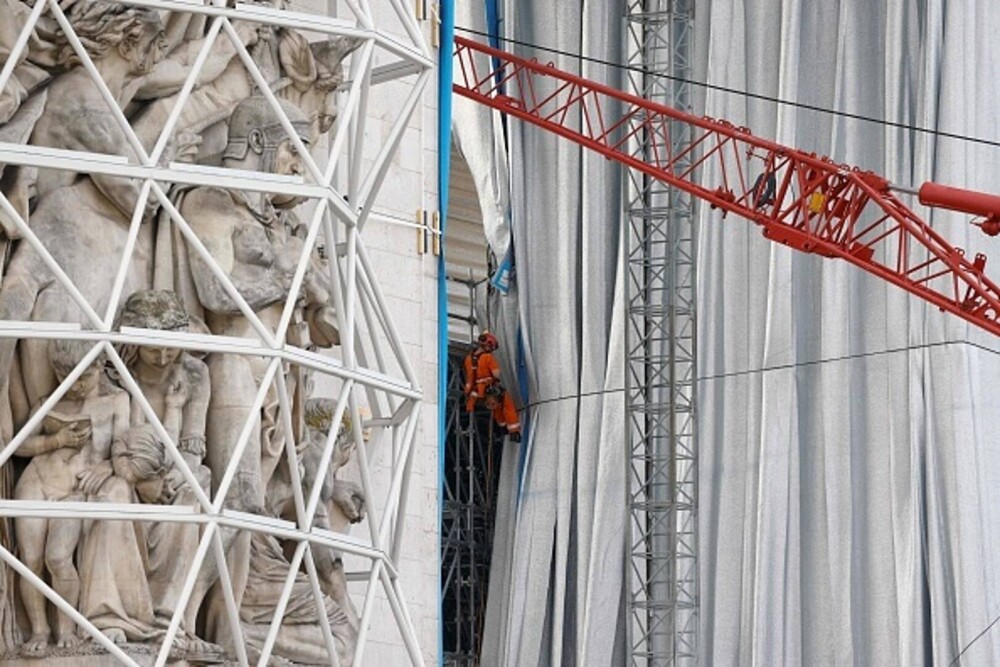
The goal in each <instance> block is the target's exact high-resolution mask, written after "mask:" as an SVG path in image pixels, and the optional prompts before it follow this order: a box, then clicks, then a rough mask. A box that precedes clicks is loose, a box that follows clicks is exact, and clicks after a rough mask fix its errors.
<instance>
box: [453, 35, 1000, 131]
mask: <svg viewBox="0 0 1000 667" xmlns="http://www.w3.org/2000/svg"><path fill="white" fill-rule="evenodd" d="M455 30H461V31H462V32H467V33H469V34H472V35H478V36H481V37H489V38H491V39H496V40H498V41H501V42H507V43H510V44H518V45H520V46H528V47H531V48H533V49H538V50H539V51H545V52H547V53H555V54H557V55H561V56H569V57H571V58H578V59H580V60H585V61H587V62H591V63H595V64H598V65H606V66H607V67H614V68H617V69H621V70H626V71H629V72H636V73H639V74H643V75H645V76H652V77H657V78H661V79H669V80H671V81H680V82H682V83H687V84H690V85H692V86H699V87H701V88H706V89H708V90H715V91H718V92H721V93H729V94H731V95H740V96H742V97H748V98H751V99H755V100H763V101H765V102H772V103H774V104H783V105H785V106H790V107H795V108H798V109H805V110H807V111H816V112H818V113H825V114H830V115H832V116H840V117H842V118H850V119H851V120H859V121H863V122H866V123H875V124H877V125H884V126H886V127H894V128H897V129H901V130H910V131H912V132H920V133H922V134H930V135H934V136H936V137H943V138H946V139H957V140H959V141H967V142H969V143H974V144H982V145H984V146H993V147H995V148H1000V141H994V140H992V139H984V138H982V137H973V136H970V135H967V134H958V133H956V132H945V131H942V130H933V129H931V128H929V127H921V126H919V125H909V124H907V123H897V122H895V121H891V120H886V119H885V118H875V117H873V116H862V115H861V114H856V113H851V112H849V111H839V110H837V109H828V108H826V107H821V106H818V105H815V104H807V103H805V102H796V101H794V100H786V99H782V98H780V97H773V96H771V95H763V94H761V93H753V92H750V91H748V90H740V89H739V88H730V87H728V86H720V85H717V84H713V83H708V82H705V81H695V80H693V79H685V78H683V77H678V76H673V75H670V74H664V73H662V72H656V71H653V70H648V69H645V68H642V67H635V66H632V65H624V64H622V63H616V62H612V61H610V60H603V59H601V58H594V57H591V56H585V55H583V54H582V53H574V52H572V51H564V50H562V49H555V48H552V47H549V46H542V45H541V44H534V43H532V42H525V41H521V40H518V39H511V38H509V37H497V36H496V35H490V34H489V33H486V32H482V31H481V30H474V29H472V28H464V27H462V26H455Z"/></svg>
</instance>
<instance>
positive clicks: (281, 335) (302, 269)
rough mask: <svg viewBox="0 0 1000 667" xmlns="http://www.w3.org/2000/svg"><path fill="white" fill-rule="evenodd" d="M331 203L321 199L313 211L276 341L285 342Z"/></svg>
mask: <svg viewBox="0 0 1000 667" xmlns="http://www.w3.org/2000/svg"><path fill="white" fill-rule="evenodd" d="M329 202H330V200H329V199H321V200H320V201H319V202H317V203H316V210H315V211H313V216H312V221H311V222H310V223H309V232H308V233H307V234H306V240H305V242H304V243H303V245H302V256H301V257H299V263H298V264H297V265H296V266H295V274H294V275H293V276H292V285H291V287H289V289H288V298H287V299H286V300H285V305H284V307H283V308H282V310H281V318H280V319H279V320H278V327H277V329H276V331H275V334H274V337H275V340H279V341H284V340H285V335H286V334H287V332H288V325H289V324H290V323H291V321H292V315H293V314H294V313H295V308H296V305H297V303H298V300H299V292H301V291H302V283H303V282H304V281H305V277H306V270H307V269H308V268H309V263H310V262H311V260H312V253H313V249H314V248H315V247H316V236H317V235H318V234H319V228H320V225H321V223H322V221H323V213H324V212H325V211H326V206H327V204H328V203H329Z"/></svg>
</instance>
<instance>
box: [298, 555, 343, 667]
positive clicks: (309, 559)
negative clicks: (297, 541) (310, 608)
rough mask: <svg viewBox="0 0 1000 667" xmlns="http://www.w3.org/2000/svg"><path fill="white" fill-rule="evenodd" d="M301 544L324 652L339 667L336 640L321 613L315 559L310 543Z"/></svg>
mask: <svg viewBox="0 0 1000 667" xmlns="http://www.w3.org/2000/svg"><path fill="white" fill-rule="evenodd" d="M303 544H305V545H306V552H305V560H306V574H307V575H309V586H310V587H311V588H312V593H313V598H315V600H316V609H318V610H319V614H318V615H319V627H320V630H322V631H323V642H324V643H325V644H326V652H327V654H328V655H329V656H330V664H331V665H332V666H333V667H340V656H339V655H337V642H336V641H334V639H333V631H332V630H331V629H330V619H329V618H328V617H327V615H326V614H325V613H323V610H324V609H326V604H325V602H324V598H323V589H322V588H320V585H319V574H318V573H317V570H316V561H315V560H314V559H313V555H312V545H311V544H309V543H308V542H303Z"/></svg>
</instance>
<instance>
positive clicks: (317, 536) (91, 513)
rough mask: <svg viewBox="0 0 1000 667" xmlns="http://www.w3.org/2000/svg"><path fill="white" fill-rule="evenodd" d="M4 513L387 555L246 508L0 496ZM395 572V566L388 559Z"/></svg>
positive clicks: (0, 510)
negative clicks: (243, 535) (194, 528)
mask: <svg viewBox="0 0 1000 667" xmlns="http://www.w3.org/2000/svg"><path fill="white" fill-rule="evenodd" d="M0 513H2V515H3V516H6V517H27V518H36V519H92V520H95V521H154V522H157V523H189V524H198V525H208V524H209V523H217V524H219V526H220V527H224V528H232V529H234V530H249V531H255V532H260V533H266V534H268V535H273V536H274V537H276V538H278V539H281V540H292V541H296V542H301V541H302V540H306V541H308V542H309V543H310V544H315V545H317V546H322V547H324V548H330V549H334V550H335V551H339V552H343V553H346V554H351V555H353V556H357V557H359V558H364V559H366V560H371V561H375V560H381V559H383V558H384V557H385V555H384V554H383V553H382V552H380V551H377V550H375V549H372V548H371V546H370V545H369V544H367V543H366V542H364V541H362V540H360V539H359V538H356V537H352V536H350V535H343V534H341V533H334V532H332V531H329V530H323V529H318V528H314V529H313V530H312V532H310V533H303V532H302V531H300V530H299V529H298V527H297V526H296V525H295V524H294V523H291V522H289V521H282V520H279V519H273V518H269V517H261V516H256V515H248V514H246V513H243V512H233V511H230V510H223V511H222V512H221V513H220V514H218V515H215V514H208V513H203V512H199V511H196V509H195V508H174V507H169V506H161V505H148V504H145V503H99V502H71V501H60V502H58V503H50V502H46V501H35V500H30V501H29V500H0ZM386 567H387V568H388V569H389V572H390V573H392V576H395V574H394V573H395V568H394V567H393V566H392V565H391V564H389V563H386Z"/></svg>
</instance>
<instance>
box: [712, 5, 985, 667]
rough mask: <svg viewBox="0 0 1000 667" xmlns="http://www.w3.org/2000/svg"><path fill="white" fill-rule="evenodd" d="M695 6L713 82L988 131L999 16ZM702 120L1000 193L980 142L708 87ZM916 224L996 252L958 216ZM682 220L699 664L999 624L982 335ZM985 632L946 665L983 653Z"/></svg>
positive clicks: (901, 645)
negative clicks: (990, 40)
mask: <svg viewBox="0 0 1000 667" xmlns="http://www.w3.org/2000/svg"><path fill="white" fill-rule="evenodd" d="M698 9H699V12H698V15H697V21H696V25H697V30H698V42H699V44H700V45H701V48H702V63H701V64H702V68H703V69H702V76H707V79H708V80H709V81H710V82H712V83H717V84H721V85H725V86H731V87H734V88H739V89H748V90H751V91H755V92H759V93H762V94H765V95H774V96H778V97H782V98H787V99H793V100H799V101H802V102H806V103H809V104H815V105H818V106H821V107H828V108H836V109H841V110H844V111H849V112H852V113H856V114H862V115H866V116H874V117H881V118H887V119H889V120H892V121H896V122H900V123H913V124H917V125H921V126H925V127H931V128H939V129H941V130H945V131H950V132H957V133H968V134H972V135H976V136H984V137H988V138H990V139H997V138H998V137H1000V132H998V129H1000V128H998V123H997V115H996V113H995V112H994V110H992V109H989V108H988V105H987V106H986V107H984V106H983V105H982V104H981V103H979V102H978V100H983V99H992V97H991V95H993V94H995V91H996V87H997V74H998V72H997V68H996V65H995V62H996V60H995V58H994V57H993V56H992V55H991V54H990V53H989V52H988V49H987V48H985V47H984V41H983V40H984V39H987V38H986V35H989V34H995V33H996V31H997V30H998V29H1000V6H998V5H997V4H996V3H993V2H989V1H982V0H981V1H978V2H943V1H940V0H930V1H926V2H924V1H921V2H917V1H910V0H905V1H903V0H901V1H898V2H891V3H884V4H883V3H871V2H865V1H863V0H851V1H846V0H844V1H841V2H832V3H816V2H808V1H806V0H792V1H788V0H786V1H784V2H777V3H776V2H770V1H765V0H757V1H750V0H746V1H744V0H739V1H737V0H731V1H725V2H719V1H714V2H707V1H705V2H701V3H700V6H699V7H698ZM706 112H707V113H708V115H711V116H714V117H720V118H725V119H727V120H730V121H732V122H734V123H736V124H738V125H741V124H746V125H748V126H749V127H751V128H753V130H754V132H755V133H757V134H759V135H762V136H766V137H774V138H776V139H778V140H779V141H781V142H783V143H786V144H788V145H792V146H796V147H798V148H802V149H805V150H810V151H816V152H818V153H821V154H828V155H831V156H832V157H833V158H834V159H835V160H838V161H844V162H849V163H851V164H856V165H859V166H862V167H864V168H868V169H873V170H875V171H877V172H880V173H882V174H884V175H885V176H887V177H888V178H890V179H891V180H892V181H894V182H896V183H902V184H910V183H919V182H921V181H923V180H927V179H936V180H941V181H943V182H947V183H953V184H958V185H963V186H966V187H972V188H981V189H985V190H991V189H996V184H997V182H998V180H1000V179H998V178H997V177H998V176H1000V172H998V167H1000V163H998V156H1000V152H998V150H997V149H996V148H983V147H975V146H974V145H972V144H968V143H965V142H961V141H955V140H950V139H935V138H934V137H931V136H928V135H921V134H916V133H911V132H908V131H905V130H898V129H892V128H886V127H884V126H879V125H875V124H871V123H864V122H860V121H855V120H848V119H845V118H842V117H833V116H830V115H823V114H818V113H811V112H807V111H803V110H801V109H793V108H789V107H776V106H774V105H772V104H768V103H765V102H761V101H754V100H748V99H746V98H742V97H739V96H734V95H728V94H725V93H719V92H709V93H708V94H707V96H706ZM709 178H711V177H709ZM913 205H914V206H915V207H918V205H917V203H916V202H913ZM918 210H920V211H921V212H922V213H924V214H929V212H928V211H927V209H923V208H919V207H918ZM932 222H933V223H934V225H935V228H937V229H939V230H940V231H942V232H943V233H944V234H945V235H946V237H947V238H949V239H952V240H953V242H955V243H957V244H958V245H961V246H964V247H966V248H969V250H970V252H971V251H972V249H973V248H975V249H979V250H987V251H990V250H992V254H993V255H994V257H998V258H1000V244H998V243H997V242H996V241H990V240H988V239H986V238H985V237H984V236H982V235H981V234H979V233H978V232H977V231H976V230H974V229H973V228H971V227H970V226H969V225H968V219H967V218H965V217H963V216H958V215H939V214H935V215H933V216H932ZM700 224H701V228H700V235H699V240H700V244H701V245H700V257H699V261H700V264H699V270H700V283H699V288H700V298H699V306H700V321H699V325H700V330H701V337H700V341H701V345H700V348H699V349H700V352H701V358H700V362H701V373H700V374H701V376H702V377H704V378H706V379H704V380H703V381H702V383H701V385H700V390H701V394H700V409H701V418H700V428H701V454H702V459H701V466H702V467H701V477H700V480H701V496H700V500H701V516H700V528H701V531H700V534H701V541H700V547H701V551H700V554H701V568H702V569H701V582H702V587H701V588H702V590H701V592H702V598H701V599H702V614H703V616H702V629H703V634H702V647H703V652H704V655H705V657H706V658H707V660H706V663H707V664H737V663H739V664H747V663H753V664H795V663H806V664H844V663H854V664H873V665H874V664H880V665H891V664H901V665H919V664H930V663H936V664H944V665H948V664H949V663H950V662H951V661H952V659H953V658H954V657H955V656H956V655H957V654H958V652H959V651H960V650H961V649H962V647H964V646H965V645H966V644H967V643H968V642H969V641H971V640H972V639H973V638H974V637H975V636H976V635H977V634H978V633H979V632H980V631H982V630H983V629H985V628H986V626H987V625H988V624H989V623H990V621H991V620H992V619H994V618H995V617H996V616H997V615H998V614H1000V581H998V579H997V578H998V575H1000V568H998V565H1000V562H998V556H997V551H996V545H997V541H998V539H1000V524H998V523H997V518H1000V516H998V512H997V507H998V506H997V502H996V501H997V494H998V492H997V486H996V481H997V478H998V475H1000V456H998V454H1000V441H998V438H997V435H996V434H997V431H998V428H997V427H998V426H1000V410H997V407H998V403H997V399H996V397H995V396H993V395H992V393H993V392H990V391H989V387H991V386H995V385H996V383H997V382H998V381H1000V360H998V357H997V355H996V353H995V352H993V351H988V350H987V349H983V348H979V347H976V346H975V344H977V343H978V344H982V345H984V346H987V347H990V348H993V349H996V347H997V345H996V340H995V339H993V337H991V336H988V335H986V334H982V333H981V332H979V331H977V330H972V329H971V327H969V326H967V325H966V324H965V323H963V322H962V321H961V320H959V319H958V318H955V317H952V316H949V315H945V314H942V313H940V312H938V311H937V309H934V308H930V307H928V306H926V305H925V304H923V303H922V302H920V301H918V300H917V299H915V298H913V297H910V296H908V295H907V294H906V293H904V292H902V291H901V290H898V289H896V288H893V287H891V286H889V285H888V284H886V283H884V282H882V281H880V280H878V279H876V278H874V277H871V276H868V275H866V274H863V273H861V272H860V271H858V270H856V269H854V268H852V267H850V266H848V265H847V264H846V263H842V262H830V261H827V260H823V259H820V258H817V257H813V256H807V255H802V254H798V253H794V252H793V251H790V250H787V249H785V248H781V247H778V246H775V245H772V244H768V243H767V242H766V241H764V240H763V239H762V238H761V237H760V235H759V233H758V231H757V230H755V229H751V228H750V226H748V225H746V224H744V223H742V222H738V221H732V220H727V221H725V222H723V221H721V220H720V219H719V216H718V215H716V214H713V213H712V212H710V211H708V210H707V207H704V208H703V210H702V214H701V216H700ZM997 268H1000V266H998V267H994V270H993V275H994V276H996V275H997V272H996V269H997ZM945 341H956V342H954V343H951V344H944V345H938V343H943V342H945ZM893 350H897V351H893ZM762 369H766V370H762ZM997 630H1000V628H995V629H994V631H993V632H992V633H988V634H987V635H986V636H984V637H983V639H981V640H979V641H978V642H977V643H976V644H974V645H973V647H972V648H970V649H969V652H967V653H966V655H965V656H964V657H963V660H966V661H967V662H966V663H963V664H996V663H997V662H998V661H1000V642H998V641H997V639H998V637H1000V634H998V632H997Z"/></svg>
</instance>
